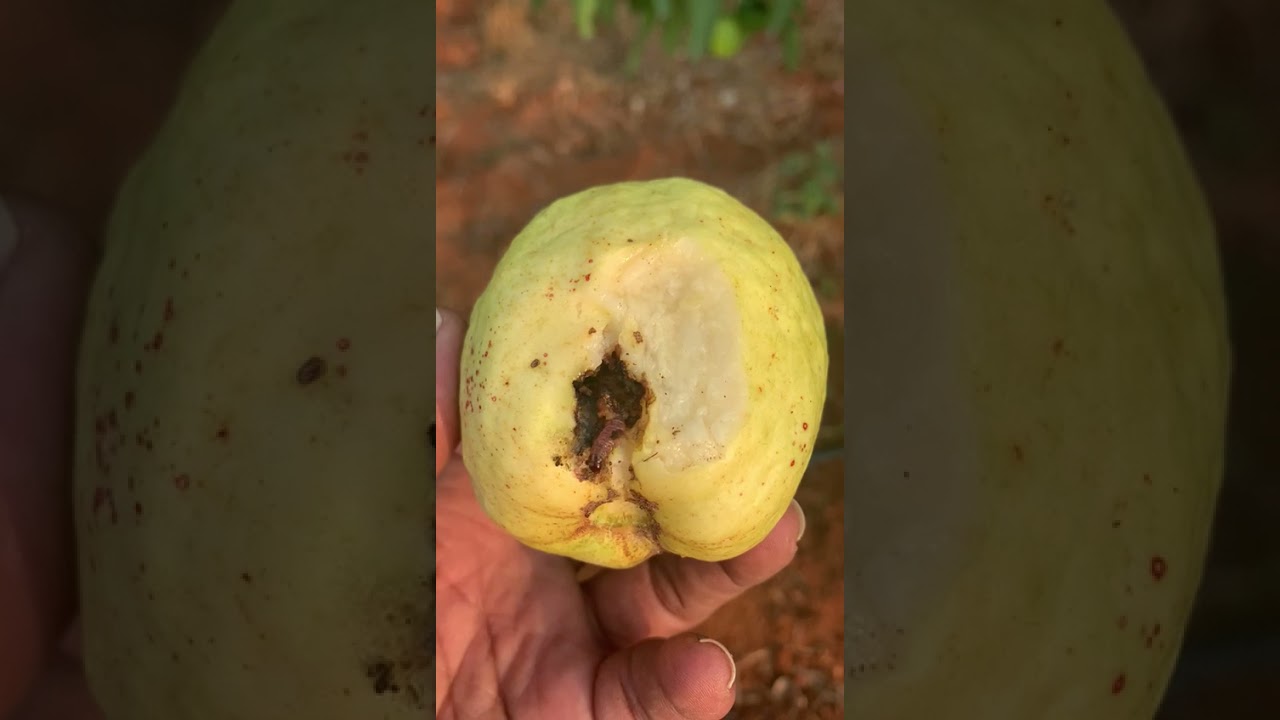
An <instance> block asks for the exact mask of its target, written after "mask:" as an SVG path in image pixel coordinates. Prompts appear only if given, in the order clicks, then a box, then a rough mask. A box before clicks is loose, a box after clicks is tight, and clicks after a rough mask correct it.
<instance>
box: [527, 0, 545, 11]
mask: <svg viewBox="0 0 1280 720" xmlns="http://www.w3.org/2000/svg"><path fill="white" fill-rule="evenodd" d="M546 4H547V0H531V2H530V3H529V8H530V9H531V10H532V11H533V12H538V11H539V10H541V9H542V8H543V6H545V5H546Z"/></svg>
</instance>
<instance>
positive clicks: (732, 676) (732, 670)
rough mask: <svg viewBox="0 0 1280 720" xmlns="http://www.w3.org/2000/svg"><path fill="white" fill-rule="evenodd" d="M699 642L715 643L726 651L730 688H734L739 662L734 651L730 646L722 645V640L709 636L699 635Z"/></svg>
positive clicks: (722, 650) (721, 649)
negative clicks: (731, 650) (734, 655)
mask: <svg viewBox="0 0 1280 720" xmlns="http://www.w3.org/2000/svg"><path fill="white" fill-rule="evenodd" d="M698 642H700V643H707V644H708V645H715V646H716V647H718V648H720V652H722V653H724V656H725V657H726V658H728V659H729V688H730V689H732V688H733V684H734V683H735V682H737V680H738V663H736V662H734V661H733V653H731V652H729V648H727V647H725V646H724V645H722V644H721V643H720V641H718V640H712V639H711V638H709V637H699V638H698Z"/></svg>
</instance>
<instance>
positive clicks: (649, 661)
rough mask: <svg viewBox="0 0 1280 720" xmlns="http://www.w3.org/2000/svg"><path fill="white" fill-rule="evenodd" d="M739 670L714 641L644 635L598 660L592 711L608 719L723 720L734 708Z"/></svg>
mask: <svg viewBox="0 0 1280 720" xmlns="http://www.w3.org/2000/svg"><path fill="white" fill-rule="evenodd" d="M737 675H738V671H737V668H736V667H735V665H734V662H733V656H732V655H730V654H729V651H728V650H727V649H725V647H724V646H723V645H721V644H720V643H718V642H715V641H714V640H709V639H707V638H699V637H698V636H696V635H681V636H678V637H673V638H669V639H666V640H656V639H654V640H646V641H644V642H641V643H638V644H636V645H633V646H631V647H629V648H626V649H625V650H619V651H618V652H616V653H614V654H613V655H611V656H609V657H608V658H606V659H605V661H604V662H603V663H601V664H600V668H599V670H597V672H596V681H595V698H594V707H593V710H594V713H595V716H596V717H597V718H609V719H610V720H612V719H613V718H620V719H623V720H626V719H627V718H635V719H637V720H638V719H639V718H644V719H645V720H719V719H720V718H723V717H724V716H725V715H728V714H729V711H730V710H731V709H733V700H734V692H733V683H734V681H735V680H736V679H737Z"/></svg>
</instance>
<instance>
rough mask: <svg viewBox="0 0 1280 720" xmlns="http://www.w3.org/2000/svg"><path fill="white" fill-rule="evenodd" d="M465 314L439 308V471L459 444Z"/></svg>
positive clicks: (436, 429) (437, 358) (437, 330)
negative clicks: (461, 363) (460, 382)
mask: <svg viewBox="0 0 1280 720" xmlns="http://www.w3.org/2000/svg"><path fill="white" fill-rule="evenodd" d="M466 330H467V326H466V323H464V322H463V321H462V318H460V317H458V316H457V315H456V314H454V313H452V312H450V311H448V310H440V309H437V310H436V423H435V434H434V440H433V442H434V443H435V448H436V473H437V474H439V473H440V470H441V469H442V468H443V467H444V466H445V464H446V463H448V462H449V458H450V457H451V456H452V455H453V451H454V449H455V448H456V447H457V446H458V439H459V437H460V433H459V430H458V364H459V362H460V361H461V359H462V336H463V334H464V333H465V332H466Z"/></svg>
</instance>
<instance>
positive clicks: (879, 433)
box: [844, 0, 1230, 720]
mask: <svg viewBox="0 0 1280 720" xmlns="http://www.w3.org/2000/svg"><path fill="white" fill-rule="evenodd" d="M848 17H849V22H848V41H847V45H846V52H847V53H848V68H849V74H848V77H847V78H846V83H845V92H846V93H848V94H849V96H850V97H851V98H852V100H853V102H852V104H851V105H850V114H849V116H848V120H847V142H848V144H849V148H848V151H849V157H850V165H849V167H848V168H847V176H846V188H845V189H846V194H847V197H848V198H849V209H848V212H847V216H846V217H847V218H848V225H847V227H846V232H847V237H848V244H847V253H848V254H847V257H846V262H847V263H848V265H849V267H850V268H851V269H852V277H851V278H850V282H849V285H848V293H847V296H846V331H847V333H848V337H849V339H850V342H849V347H850V351H849V355H850V360H851V369H850V372H849V374H848V375H847V381H848V383H849V386H850V397H851V400H850V405H849V413H850V420H849V422H848V425H847V433H848V434H847V443H848V444H847V448H846V451H847V458H848V462H849V464H850V471H851V472H850V474H851V484H850V485H849V488H848V495H849V497H848V504H847V507H848V512H849V515H848V517H847V518H846V520H845V524H846V527H847V528H848V530H847V533H848V534H847V536H846V542H847V543H848V545H847V548H848V550H847V552H848V557H847V563H848V567H849V568H850V572H851V573H852V574H850V575H848V576H847V577H846V579H845V582H846V585H845V589H846V592H847V595H848V598H849V603H850V607H851V614H849V615H848V616H847V617H846V623H847V627H848V635H847V642H848V644H847V654H846V658H845V665H844V666H845V668H847V670H848V677H847V683H848V692H847V694H846V697H847V698H848V703H849V705H848V708H847V712H848V713H849V716H850V717H858V718H895V719H896V718H904V719H915V718H920V719H924V718H947V719H948V720H970V719H972V720H1027V719H1030V718H1034V719H1035V720H1081V719H1082V718H1088V719H1089V720H1118V719H1120V718H1151V717H1152V716H1153V715H1154V713H1155V711H1156V707H1157V705H1158V703H1159V700H1160V698H1161V695H1162V694H1163V692H1164V689H1165V686H1166V683H1167V680H1168V678H1169V675H1170V671H1171V668H1172V667H1173V664H1174V660H1175V657H1176V655H1177V653H1178V649H1179V645H1180V643H1181V641H1182V637H1183V630H1184V626H1185V625H1186V622H1187V618H1188V613H1189V610H1190V608H1191V605H1192V600H1193V597H1194V595H1195V591H1196V588H1197V585H1198V582H1199V579H1200V575H1201V568H1202V565H1203V562H1204V557H1205V551H1206V545H1207V542H1208V537H1209V531H1210V526H1211V519H1212V517H1213V513H1214V506H1215V498H1216V496H1217V492H1218V488H1219V483H1220V480H1221V476H1222V472H1223V454H1224V450H1223V448H1224V434H1225V433H1224V426H1225V413H1226V405H1227V390H1228V380H1229V369H1230V355H1229V345H1228V338H1227V333H1226V322H1225V314H1224V302H1223V294H1222V287H1221V281H1220V276H1219V265H1218V258H1217V251H1216V243H1215V233H1214V228H1213V224H1212V222H1211V218H1210V215H1209V213H1208V211H1207V209H1206V205H1205V202H1204V199H1203V197H1202V194H1201V191H1200V188H1199V186H1198V184H1197V181H1196V178H1195V177H1194V175H1193V173H1192V171H1191V169H1190V167H1189V163H1188V161H1187V158H1186V156H1185V154H1184V151H1183V148H1182V147H1181V145H1180V142H1179V139H1178V137H1177V135H1176V133H1175V130H1174V127H1173V126H1172V124H1171V122H1170V119H1169V117H1168V115H1167V113H1166V110H1165V108H1164V107H1163V106H1162V104H1161V102H1160V100H1159V98H1158V97H1157V96H1156V94H1155V93H1154V91H1153V89H1152V87H1151V85H1150V82H1149V80H1148V78H1147V76H1146V74H1145V72H1144V69H1143V67H1142V66H1141V63H1140V61H1139V59H1138V57H1137V56H1136V55H1135V53H1134V51H1133V50H1132V48H1131V46H1130V44H1129V42H1128V39H1127V37H1126V36H1125V34H1124V32H1123V31H1122V28H1121V27H1120V26H1119V24H1118V23H1117V22H1116V20H1115V18H1114V17H1113V16H1112V14H1111V12H1110V10H1109V9H1108V8H1107V6H1106V5H1105V4H1104V3H1102V2H1097V1H1094V0H1089V1H1082V0H1070V1H1068V0H1052V1H1047V2H1035V3H1025V2H1014V1H1012V0H975V1H971V2H936V1H934V0H893V1H892V2H890V1H888V0H876V1H872V0H855V2H853V3H850V4H849V5H848Z"/></svg>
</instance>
